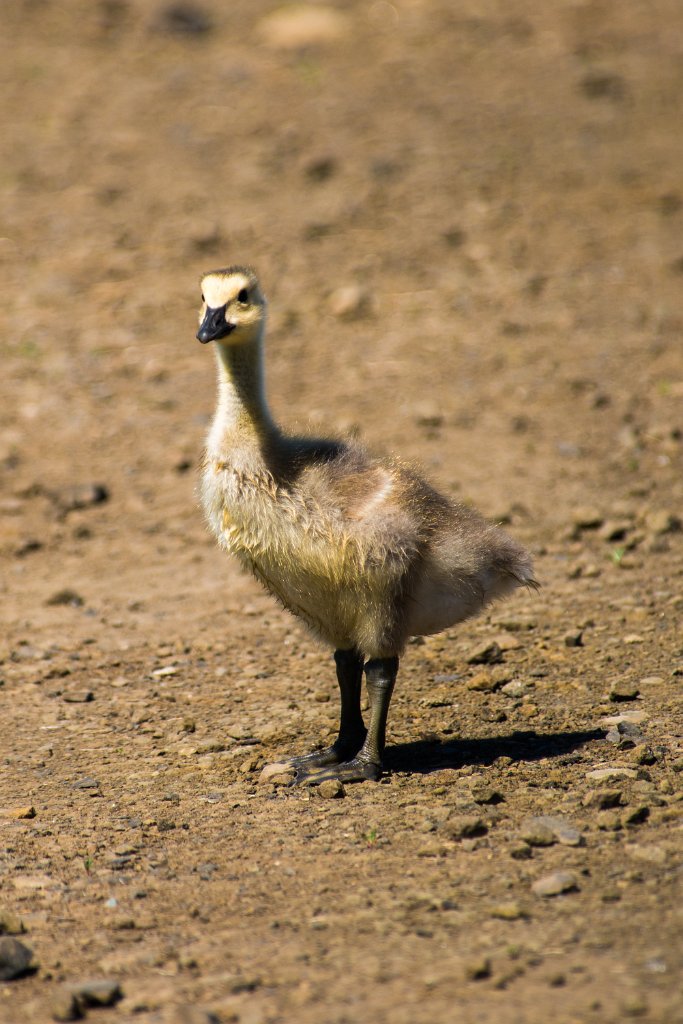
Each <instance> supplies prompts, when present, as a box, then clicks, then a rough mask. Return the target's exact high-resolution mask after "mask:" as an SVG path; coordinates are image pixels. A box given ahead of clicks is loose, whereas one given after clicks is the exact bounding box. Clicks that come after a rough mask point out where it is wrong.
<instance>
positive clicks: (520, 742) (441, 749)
mask: <svg viewBox="0 0 683 1024" xmlns="http://www.w3.org/2000/svg"><path fill="white" fill-rule="evenodd" d="M604 738H605V732H604V730H603V729H583V730H579V731H576V732H552V733H537V732H534V731H533V730H530V731H525V732H517V731H516V732H512V733H510V735H508V736H486V737H479V738H474V739H458V740H416V741H415V742H412V743H397V744H395V745H394V746H390V747H387V749H386V750H385V753H384V764H385V767H386V768H387V769H389V770H390V771H395V772H411V773H416V774H422V775H428V774H429V773H430V772H436V771H439V770H441V769H443V768H463V767H464V766H465V765H476V764H480V765H486V764H493V762H494V761H495V760H496V758H498V757H510V758H512V760H513V761H540V760H541V759H543V758H548V757H562V756H563V755H567V754H571V753H573V752H574V751H576V750H579V749H580V748H581V747H583V746H584V745H585V744H587V743H591V742H594V741H595V740H604Z"/></svg>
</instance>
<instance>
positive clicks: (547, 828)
mask: <svg viewBox="0 0 683 1024" xmlns="http://www.w3.org/2000/svg"><path fill="white" fill-rule="evenodd" d="M527 829H528V830H529V833H530V834H533V833H534V831H535V834H536V836H544V834H545V833H550V835H551V837H552V841H553V842H554V841H557V842H558V843H561V844H562V846H581V845H582V843H583V837H582V835H581V833H580V832H579V830H578V829H576V828H574V826H573V825H570V824H569V822H568V821H565V820H564V818H558V817H554V816H552V815H549V814H542V815H538V816H536V817H533V818H529V819H528V822H527ZM522 838H523V839H525V840H526V842H527V843H529V845H530V846H548V845H550V844H548V843H547V842H532V840H531V838H528V837H527V835H524V834H522Z"/></svg>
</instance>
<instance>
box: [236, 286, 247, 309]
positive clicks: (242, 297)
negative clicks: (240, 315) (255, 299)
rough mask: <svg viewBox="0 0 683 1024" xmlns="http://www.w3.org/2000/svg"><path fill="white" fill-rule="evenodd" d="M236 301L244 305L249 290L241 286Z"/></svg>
mask: <svg viewBox="0 0 683 1024" xmlns="http://www.w3.org/2000/svg"><path fill="white" fill-rule="evenodd" d="M237 301H238V302H242V303H244V304H245V305H246V304H247V302H249V292H248V291H247V289H246V288H241V289H240V291H239V292H238V294H237Z"/></svg>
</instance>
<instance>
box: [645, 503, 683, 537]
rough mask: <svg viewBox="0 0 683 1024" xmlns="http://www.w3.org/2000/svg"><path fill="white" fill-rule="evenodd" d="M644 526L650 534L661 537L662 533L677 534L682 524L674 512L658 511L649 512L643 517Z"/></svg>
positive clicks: (682, 526)
mask: <svg viewBox="0 0 683 1024" xmlns="http://www.w3.org/2000/svg"><path fill="white" fill-rule="evenodd" d="M645 526H646V528H647V530H648V531H649V532H650V533H654V534H655V536H661V534H664V533H678V532H679V531H680V530H681V529H682V528H683V523H682V522H681V519H680V517H679V516H677V515H676V514H675V513H674V512H669V511H666V510H664V509H660V510H659V511H657V512H650V513H649V515H647V516H646V517H645Z"/></svg>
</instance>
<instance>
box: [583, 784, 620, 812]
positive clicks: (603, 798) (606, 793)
mask: <svg viewBox="0 0 683 1024" xmlns="http://www.w3.org/2000/svg"><path fill="white" fill-rule="evenodd" d="M622 798H623V794H622V792H621V790H620V789H592V790H591V791H590V792H589V793H586V794H585V795H584V797H583V799H582V801H581V803H582V804H583V806H584V807H590V808H592V809H593V810H596V811H605V810H608V809H609V808H611V807H619V805H620V804H621V803H622Z"/></svg>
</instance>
